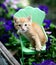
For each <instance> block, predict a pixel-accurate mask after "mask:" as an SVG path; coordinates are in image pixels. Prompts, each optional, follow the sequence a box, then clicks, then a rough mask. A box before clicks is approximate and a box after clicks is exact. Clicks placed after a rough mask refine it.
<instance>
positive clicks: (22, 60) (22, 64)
mask: <svg viewBox="0 0 56 65" xmlns="http://www.w3.org/2000/svg"><path fill="white" fill-rule="evenodd" d="M20 62H21V65H24V54H23V51H22V58H21V59H20Z"/></svg>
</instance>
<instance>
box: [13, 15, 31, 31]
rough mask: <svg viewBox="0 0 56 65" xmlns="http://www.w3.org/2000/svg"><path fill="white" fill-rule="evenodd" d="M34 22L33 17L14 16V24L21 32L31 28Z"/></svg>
mask: <svg viewBox="0 0 56 65" xmlns="http://www.w3.org/2000/svg"><path fill="white" fill-rule="evenodd" d="M31 23H32V19H31V17H30V16H29V17H26V18H16V17H14V26H15V28H16V29H17V30H19V31H20V32H26V31H28V30H29V28H30V26H31Z"/></svg>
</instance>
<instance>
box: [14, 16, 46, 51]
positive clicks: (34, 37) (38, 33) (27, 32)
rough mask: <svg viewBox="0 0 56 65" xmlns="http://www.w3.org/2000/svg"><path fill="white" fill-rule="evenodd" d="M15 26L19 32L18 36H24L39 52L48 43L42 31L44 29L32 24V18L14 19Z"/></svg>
mask: <svg viewBox="0 0 56 65" xmlns="http://www.w3.org/2000/svg"><path fill="white" fill-rule="evenodd" d="M14 20H15V21H14V26H15V29H16V30H17V31H18V34H19V33H21V34H23V35H24V36H25V37H26V38H27V39H28V40H29V41H31V43H33V45H35V48H36V50H37V51H40V50H41V49H42V45H43V44H45V43H46V37H45V35H44V33H43V31H42V28H41V27H40V26H39V25H38V24H36V23H33V22H32V19H31V17H26V18H16V17H14Z"/></svg>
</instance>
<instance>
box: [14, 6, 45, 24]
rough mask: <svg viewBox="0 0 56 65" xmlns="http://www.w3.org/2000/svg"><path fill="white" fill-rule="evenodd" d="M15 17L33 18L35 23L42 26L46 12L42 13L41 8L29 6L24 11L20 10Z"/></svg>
mask: <svg viewBox="0 0 56 65" xmlns="http://www.w3.org/2000/svg"><path fill="white" fill-rule="evenodd" d="M14 16H15V17H19V18H20V17H27V16H31V17H32V21H33V22H36V23H38V24H39V25H42V23H43V20H44V18H45V12H43V11H41V10H40V9H39V8H33V7H31V6H28V7H26V8H24V9H20V10H19V11H18V12H16V13H15V15H14Z"/></svg>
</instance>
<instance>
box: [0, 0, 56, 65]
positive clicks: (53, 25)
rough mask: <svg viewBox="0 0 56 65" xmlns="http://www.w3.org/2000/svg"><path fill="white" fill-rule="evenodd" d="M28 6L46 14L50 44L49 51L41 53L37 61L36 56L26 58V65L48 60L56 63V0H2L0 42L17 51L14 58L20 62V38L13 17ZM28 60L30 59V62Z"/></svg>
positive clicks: (0, 7) (48, 43)
mask: <svg viewBox="0 0 56 65" xmlns="http://www.w3.org/2000/svg"><path fill="white" fill-rule="evenodd" d="M27 6H32V7H38V8H39V9H41V10H43V11H44V12H45V13H46V17H45V20H44V21H45V23H46V26H45V27H46V29H45V30H46V32H48V33H47V35H48V42H47V43H46V48H47V51H46V52H45V53H42V52H41V53H40V55H39V56H38V58H37V61H36V59H35V57H34V56H30V57H29V58H27V56H25V58H26V62H25V65H27V64H28V63H32V62H33V61H36V62H38V63H40V62H42V61H43V60H48V59H51V60H53V61H54V62H56V0H0V41H1V42H2V43H3V44H4V45H5V46H6V48H8V49H10V50H17V51H16V54H15V55H14V56H15V58H16V59H17V60H18V61H19V58H20V57H21V53H19V52H21V47H20V44H19V39H18V38H19V36H18V35H17V33H16V30H15V28H14V24H13V16H14V14H15V13H16V12H17V11H18V10H20V9H22V8H25V7H27ZM33 57H34V58H33ZM27 59H28V60H29V59H30V62H29V61H27ZM19 62H20V61H19ZM48 62H49V61H48ZM30 65H31V64H30ZM33 65H34V64H33ZM44 65H45V64H44ZM47 65H48V64H47ZM50 65H51V64H50ZM55 65H56V64H55Z"/></svg>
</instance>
